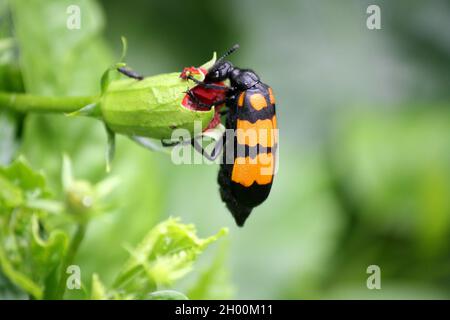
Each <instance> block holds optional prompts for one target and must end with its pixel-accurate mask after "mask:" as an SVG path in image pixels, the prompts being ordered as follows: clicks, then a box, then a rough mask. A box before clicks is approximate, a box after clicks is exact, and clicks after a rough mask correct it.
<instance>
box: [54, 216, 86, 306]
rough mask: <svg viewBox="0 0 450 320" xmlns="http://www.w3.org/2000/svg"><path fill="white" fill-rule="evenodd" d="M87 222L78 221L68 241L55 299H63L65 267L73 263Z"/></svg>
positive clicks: (65, 280)
mask: <svg viewBox="0 0 450 320" xmlns="http://www.w3.org/2000/svg"><path fill="white" fill-rule="evenodd" d="M86 229H87V223H83V222H81V223H79V224H78V225H77V229H76V231H75V234H74V236H73V238H72V241H71V242H70V245H69V249H68V250H67V255H66V258H65V259H64V263H63V265H62V269H61V275H60V277H59V286H58V292H57V294H56V297H57V299H63V298H64V293H65V292H66V282H67V278H68V274H67V267H69V266H70V265H72V264H73V261H74V259H75V255H76V254H77V252H78V248H79V247H80V244H81V242H82V241H83V238H84V235H85V234H86Z"/></svg>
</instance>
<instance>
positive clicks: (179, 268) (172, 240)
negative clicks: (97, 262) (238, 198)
mask: <svg viewBox="0 0 450 320" xmlns="http://www.w3.org/2000/svg"><path fill="white" fill-rule="evenodd" d="M226 233H227V229H222V230H220V231H219V232H218V233H217V234H216V235H214V236H211V237H209V238H206V239H201V238H198V237H197V235H196V230H195V227H194V226H193V225H191V224H190V225H186V224H182V223H180V222H179V220H178V219H173V218H169V219H168V220H167V221H165V222H162V223H160V224H159V225H157V226H156V227H154V228H153V229H152V230H151V231H150V232H149V233H148V234H147V236H146V237H145V238H144V240H143V241H142V242H141V243H140V244H139V245H138V246H137V247H136V248H135V249H132V250H130V255H131V257H130V258H129V260H128V261H127V263H126V264H125V266H124V267H123V269H122V271H121V272H120V274H119V276H118V277H117V280H116V282H115V285H114V287H115V288H116V289H121V290H124V291H126V292H145V291H146V290H148V291H154V290H155V289H157V288H158V287H160V286H163V285H170V284H172V283H173V282H174V281H175V280H177V279H179V278H181V277H183V276H184V275H186V274H187V273H188V272H189V271H191V269H192V265H193V263H194V262H195V260H196V259H197V257H198V256H199V254H201V253H202V252H203V251H204V250H205V249H206V247H207V246H208V245H209V244H211V243H212V242H214V241H216V240H217V239H218V238H220V237H221V236H223V235H224V234H226Z"/></svg>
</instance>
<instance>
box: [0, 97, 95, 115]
mask: <svg viewBox="0 0 450 320" xmlns="http://www.w3.org/2000/svg"><path fill="white" fill-rule="evenodd" d="M98 100H99V97H98V96H86V97H45V96H35V95H30V94H22V93H7V92H0V109H1V108H8V109H11V110H15V111H20V112H59V113H66V112H74V111H77V110H79V109H81V108H83V107H85V106H87V105H89V104H92V103H95V102H97V101H98Z"/></svg>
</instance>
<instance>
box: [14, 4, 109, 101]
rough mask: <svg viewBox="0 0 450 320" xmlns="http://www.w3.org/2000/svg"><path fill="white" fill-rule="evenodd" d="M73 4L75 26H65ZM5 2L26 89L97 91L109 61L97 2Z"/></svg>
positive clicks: (37, 91) (38, 91) (45, 92)
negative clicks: (76, 13) (78, 15)
mask: <svg viewBox="0 0 450 320" xmlns="http://www.w3.org/2000/svg"><path fill="white" fill-rule="evenodd" d="M74 5H75V6H78V7H79V8H80V13H81V17H82V18H81V25H80V29H70V28H68V26H67V22H68V19H70V18H71V13H68V8H69V7H70V6H74ZM10 6H11V11H12V14H13V22H14V27H15V33H16V37H17V41H18V43H19V47H20V61H21V66H22V68H23V75H24V79H25V85H26V91H27V92H30V93H35V94H42V95H55V94H61V95H62V94H73V95H84V94H91V93H95V91H97V92H98V89H99V86H98V79H100V77H101V75H102V73H103V70H105V69H106V68H107V66H108V65H110V61H111V60H110V56H109V52H108V50H107V48H106V46H105V44H104V42H103V40H102V39H101V37H100V32H101V29H102V28H103V24H104V19H103V15H102V13H101V10H100V8H99V7H98V5H97V3H96V1H92V0H58V1H48V0H11V1H10ZM36 26H39V27H36ZM105 58H106V59H105ZM87 73H88V74H89V75H88V76H86V74H87ZM96 89H97V90H96Z"/></svg>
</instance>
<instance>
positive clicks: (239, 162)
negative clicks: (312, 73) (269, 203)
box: [187, 45, 278, 226]
mask: <svg viewBox="0 0 450 320" xmlns="http://www.w3.org/2000/svg"><path fill="white" fill-rule="evenodd" d="M238 48H239V46H238V45H235V46H233V47H232V48H231V49H230V50H229V51H228V52H227V53H225V55H223V56H222V57H221V58H219V59H218V60H217V61H216V62H215V64H214V65H213V66H212V67H211V68H210V69H209V70H208V73H207V74H206V77H205V80H204V81H203V82H201V81H198V80H196V79H195V78H193V77H189V76H187V78H189V79H190V80H192V81H195V82H196V83H197V84H198V85H199V86H203V87H205V88H208V89H212V90H226V98H225V100H222V101H216V102H214V103H212V104H210V105H209V107H212V106H218V105H221V104H223V103H224V102H225V104H226V106H227V109H226V110H227V117H226V128H227V129H228V130H227V133H226V134H225V137H224V139H222V142H221V143H222V146H221V149H223V155H222V157H223V158H222V160H223V161H222V163H221V167H220V171H219V175H218V183H219V185H220V195H221V198H222V200H223V201H224V202H225V204H226V206H227V207H228V209H229V210H230V212H231V213H232V215H233V217H234V219H235V221H236V223H237V225H238V226H243V225H244V223H245V221H246V219H247V218H248V216H249V215H250V213H251V212H252V210H253V208H255V207H256V206H258V205H260V204H261V203H262V202H264V201H265V200H266V199H267V197H268V195H269V193H270V189H271V187H272V182H273V178H274V173H275V160H276V156H275V155H276V150H277V146H278V130H277V119H276V114H275V98H274V96H273V92H272V89H271V88H270V87H269V86H268V85H266V84H264V83H263V82H261V80H260V78H259V77H258V75H256V73H255V72H254V71H252V70H249V69H241V68H237V67H235V66H233V64H232V63H231V62H229V61H226V60H225V57H227V56H228V55H230V54H231V53H232V52H234V51H235V50H236V49H238ZM225 80H229V82H230V85H229V86H227V87H223V86H217V85H216V83H218V82H222V81H225ZM190 94H191V95H192V96H194V93H192V92H191V93H190ZM193 98H195V97H193ZM230 130H231V131H232V132H233V134H232V135H231V134H228V132H229V131H230ZM193 145H194V147H195V148H196V149H197V150H198V151H200V152H201V153H202V154H203V155H204V156H205V157H206V158H208V159H210V160H214V159H215V158H216V157H217V155H218V154H219V152H215V151H217V150H218V148H214V151H213V153H211V154H210V155H209V154H207V153H206V152H205V151H204V150H203V148H202V147H201V146H200V145H199V144H197V143H196V142H195V140H194V144H193Z"/></svg>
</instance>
